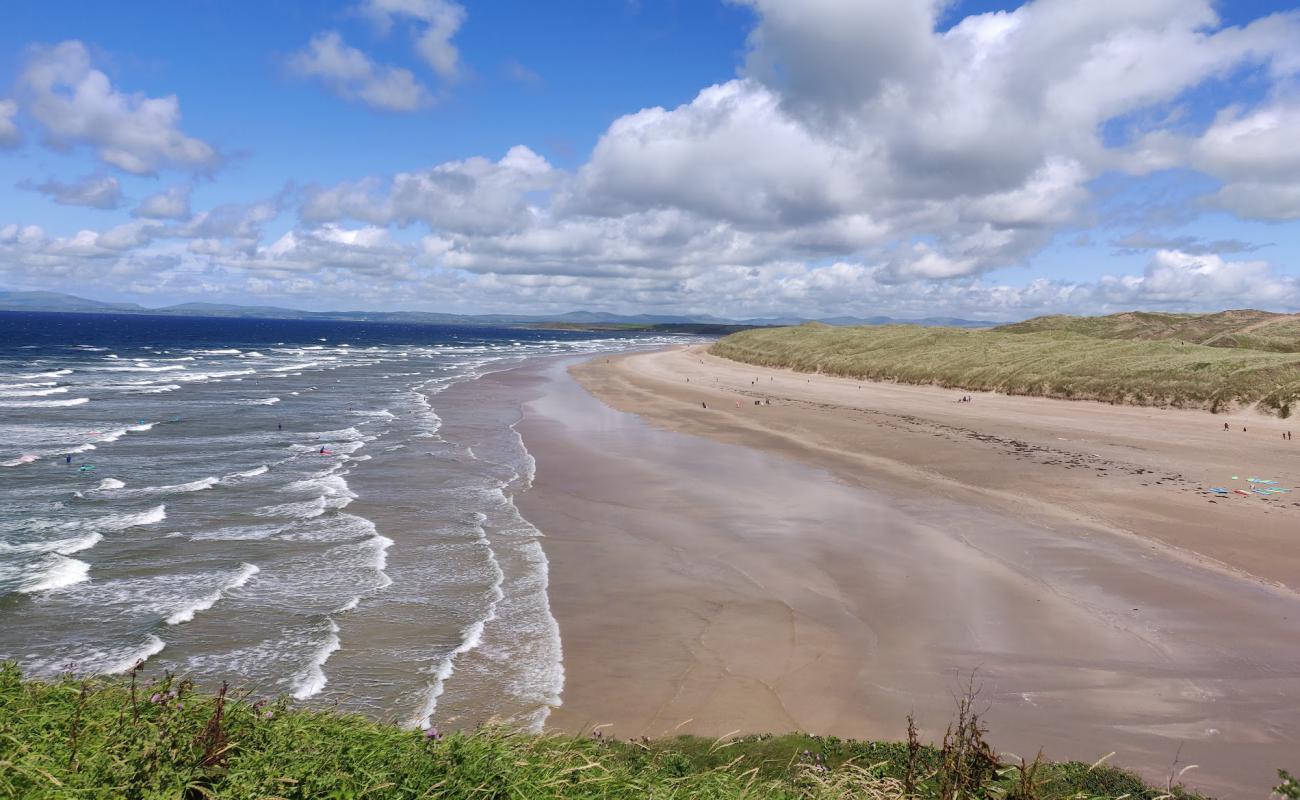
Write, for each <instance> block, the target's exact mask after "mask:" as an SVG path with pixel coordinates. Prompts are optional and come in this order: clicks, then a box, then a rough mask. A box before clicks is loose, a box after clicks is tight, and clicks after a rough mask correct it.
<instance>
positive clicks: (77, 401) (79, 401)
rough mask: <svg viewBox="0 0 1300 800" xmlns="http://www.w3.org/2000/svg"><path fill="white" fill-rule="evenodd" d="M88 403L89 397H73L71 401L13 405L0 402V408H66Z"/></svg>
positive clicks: (37, 401) (27, 401)
mask: <svg viewBox="0 0 1300 800" xmlns="http://www.w3.org/2000/svg"><path fill="white" fill-rule="evenodd" d="M89 402H90V398H89V397H74V398H72V399H71V400H22V401H18V402H13V403H10V402H0V408H66V407H68V406H79V405H81V404H83V403H89Z"/></svg>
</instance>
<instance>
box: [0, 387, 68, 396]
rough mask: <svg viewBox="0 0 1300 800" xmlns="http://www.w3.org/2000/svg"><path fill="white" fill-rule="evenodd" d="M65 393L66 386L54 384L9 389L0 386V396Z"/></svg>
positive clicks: (66, 390) (66, 391)
mask: <svg viewBox="0 0 1300 800" xmlns="http://www.w3.org/2000/svg"><path fill="white" fill-rule="evenodd" d="M67 393H68V387H66V386H55V387H52V388H49V389H10V388H8V387H5V386H0V397H49V396H50V395H52V394H67Z"/></svg>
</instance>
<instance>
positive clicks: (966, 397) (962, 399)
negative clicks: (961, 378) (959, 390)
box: [957, 394, 973, 403]
mask: <svg viewBox="0 0 1300 800" xmlns="http://www.w3.org/2000/svg"><path fill="white" fill-rule="evenodd" d="M972 399H973V398H972V397H971V396H970V395H968V394H964V395H962V396H961V397H959V398H958V399H957V402H958V403H969V402H970V401H971V400H972Z"/></svg>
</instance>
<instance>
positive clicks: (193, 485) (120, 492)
mask: <svg viewBox="0 0 1300 800" xmlns="http://www.w3.org/2000/svg"><path fill="white" fill-rule="evenodd" d="M220 482H221V479H220V478H217V477H215V476H212V475H209V476H208V477H206V478H199V479H198V480H195V481H190V482H188V483H174V484H171V485H168V486H141V487H139V488H135V489H126V488H124V487H123V486H120V485H119V486H104V485H103V484H101V485H100V486H96V487H95V488H94V489H91V490H90V491H89V492H88V494H99V493H104V492H111V493H112V496H113V497H114V498H123V497H148V496H150V495H159V494H184V493H186V492H201V491H203V490H204V489H211V488H212V487H213V486H216V485H217V484H218V483H220ZM160 508H161V506H160ZM159 521H161V520H159Z"/></svg>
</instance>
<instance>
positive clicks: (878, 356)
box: [711, 325, 1300, 417]
mask: <svg viewBox="0 0 1300 800" xmlns="http://www.w3.org/2000/svg"><path fill="white" fill-rule="evenodd" d="M711 352H713V353H714V354H715V355H718V356H722V357H724V358H730V359H733V360H735V361H742V362H745V363H748V364H758V365H762V366H772V367H787V368H791V369H794V370H797V371H800V372H821V373H826V374H829V375H839V376H844V377H853V378H862V379H870V380H884V381H896V382H899V383H912V384H932V385H936V386H944V387H948V388H952V389H964V390H970V391H994V392H1003V393H1006V394H1018V395H1031V396H1040V397H1057V398H1066V399H1072V400H1098V401H1102V402H1108V403H1128V404H1134V405H1155V406H1173V407H1180V408H1204V409H1208V410H1211V411H1224V410H1228V409H1231V408H1233V407H1237V406H1250V405H1258V407H1259V408H1261V409H1262V410H1265V411H1268V412H1270V413H1274V414H1277V415H1279V416H1282V417H1288V416H1290V414H1291V412H1292V410H1293V409H1294V408H1295V407H1296V400H1297V397H1300V354H1295V353H1273V352H1263V351H1258V350H1249V349H1241V348H1226V347H1210V346H1205V345H1196V344H1187V343H1184V342H1180V341H1168V340H1156V341H1132V340H1126V339H1102V338H1095V337H1092V336H1086V335H1083V334H1081V333H1076V332H1072V331H1062V330H1046V331H1042V332H1029V333H1017V332H1008V331H1005V330H962V329H958V328H922V327H918V326H914V325H884V326H879V327H830V326H825V325H801V326H799V327H794V328H764V329H757V330H750V331H742V332H740V333H734V334H732V335H730V336H726V337H724V338H722V339H720V340H719V341H718V342H716V343H715V344H714V345H713V347H712V349H711Z"/></svg>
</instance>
